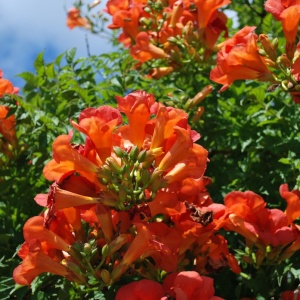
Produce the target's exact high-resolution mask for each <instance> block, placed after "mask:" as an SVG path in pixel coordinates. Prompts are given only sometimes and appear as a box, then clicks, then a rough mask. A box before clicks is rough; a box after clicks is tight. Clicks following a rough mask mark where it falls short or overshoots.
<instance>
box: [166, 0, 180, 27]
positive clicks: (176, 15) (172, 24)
mask: <svg viewBox="0 0 300 300" xmlns="http://www.w3.org/2000/svg"><path fill="white" fill-rule="evenodd" d="M183 11H184V8H183V3H182V1H180V0H179V1H176V2H175V3H174V5H173V11H172V15H171V20H170V25H169V27H171V28H175V26H176V24H177V22H178V20H179V18H180V16H181V15H182V12H183Z"/></svg>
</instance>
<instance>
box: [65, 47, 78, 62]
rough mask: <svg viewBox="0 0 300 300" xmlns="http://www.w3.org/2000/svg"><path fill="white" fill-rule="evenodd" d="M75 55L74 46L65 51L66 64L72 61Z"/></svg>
mask: <svg viewBox="0 0 300 300" xmlns="http://www.w3.org/2000/svg"><path fill="white" fill-rule="evenodd" d="M75 55H76V48H72V49H70V50H68V51H67V52H66V61H67V63H68V64H71V63H73V60H74V57H75Z"/></svg>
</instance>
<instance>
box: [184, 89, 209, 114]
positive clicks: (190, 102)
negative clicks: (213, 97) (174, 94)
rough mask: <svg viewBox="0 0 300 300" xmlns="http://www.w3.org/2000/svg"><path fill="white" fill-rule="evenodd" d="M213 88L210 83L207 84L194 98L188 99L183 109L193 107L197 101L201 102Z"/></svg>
mask: <svg viewBox="0 0 300 300" xmlns="http://www.w3.org/2000/svg"><path fill="white" fill-rule="evenodd" d="M212 90H213V87H212V86H211V85H207V86H206V87H205V88H204V89H202V90H201V91H200V92H199V93H198V94H197V95H196V96H195V97H194V98H192V99H189V100H188V101H187V102H186V104H185V109H189V108H192V107H195V106H196V105H198V104H199V103H201V102H202V101H203V100H204V99H205V97H206V96H207V95H209V94H210V93H211V92H212Z"/></svg>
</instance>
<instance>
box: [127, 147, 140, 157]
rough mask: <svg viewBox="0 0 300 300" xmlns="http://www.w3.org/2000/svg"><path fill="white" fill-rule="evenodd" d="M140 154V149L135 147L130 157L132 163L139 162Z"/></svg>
mask: <svg viewBox="0 0 300 300" xmlns="http://www.w3.org/2000/svg"><path fill="white" fill-rule="evenodd" d="M138 154H139V147H138V146H134V147H132V149H131V150H130V153H129V157H130V158H131V160H132V161H135V160H137V157H138Z"/></svg>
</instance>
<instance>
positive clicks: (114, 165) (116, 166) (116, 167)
mask: <svg viewBox="0 0 300 300" xmlns="http://www.w3.org/2000/svg"><path fill="white" fill-rule="evenodd" d="M106 163H107V164H108V165H109V167H110V168H111V170H112V171H113V172H115V173H117V174H119V173H120V172H121V166H120V165H119V163H118V162H117V161H116V159H115V158H114V157H112V156H110V157H108V158H107V159H106Z"/></svg>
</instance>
